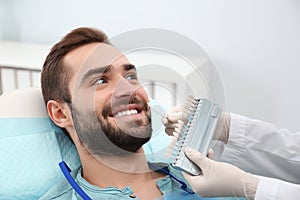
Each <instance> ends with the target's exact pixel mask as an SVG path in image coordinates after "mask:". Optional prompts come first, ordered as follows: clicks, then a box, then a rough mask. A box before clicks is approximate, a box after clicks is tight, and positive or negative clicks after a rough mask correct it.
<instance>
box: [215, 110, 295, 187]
mask: <svg viewBox="0 0 300 200" xmlns="http://www.w3.org/2000/svg"><path fill="white" fill-rule="evenodd" d="M220 160H221V161H224V162H228V163H231V164H233V165H235V166H237V167H239V168H241V169H243V170H245V171H247V172H250V173H253V174H257V175H261V176H266V177H272V178H278V179H281V180H285V181H288V182H292V183H297V184H299V183H300V133H299V132H298V133H291V132H289V131H288V130H285V129H278V128H277V127H275V126H274V125H272V124H270V123H266V122H263V121H260V120H254V119H250V118H248V117H244V116H241V115H237V114H231V122H230V133H229V139H228V143H227V144H226V145H225V147H224V150H223V153H222V155H221V157H220Z"/></svg>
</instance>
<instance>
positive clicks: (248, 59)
mask: <svg viewBox="0 0 300 200" xmlns="http://www.w3.org/2000/svg"><path fill="white" fill-rule="evenodd" d="M299 10H300V2H299V1H297V0H285V1H281V0H264V1H261V0H251V1H250V0H246V1H240V0H227V1H221V0H210V1H205V0H189V1H179V0H165V1H156V0H154V1H147V0H132V1H117V0H111V1H105V2H103V1H97V0H90V1H74V0H73V1H69V0H66V1H59V0H52V1H37V0H0V94H1V95H2V97H1V98H0V101H1V99H3V97H5V95H6V94H9V93H11V92H13V91H16V90H17V89H23V88H29V87H34V88H39V87H40V72H41V69H42V65H43V62H44V59H45V57H46V55H47V53H48V52H49V50H50V48H51V46H52V45H53V44H55V43H56V42H57V41H59V40H60V39H61V38H62V36H63V35H65V34H66V33H68V32H69V31H71V30H73V29H75V28H78V27H82V26H84V27H96V28H99V29H101V30H103V31H104V32H105V33H106V34H107V35H108V37H109V38H110V39H111V41H112V43H113V42H114V41H117V42H120V41H121V40H120V39H123V41H124V39H126V38H127V37H129V38H130V40H127V42H123V43H122V42H120V44H119V45H120V46H121V49H122V50H124V52H126V53H125V55H126V56H127V57H128V58H129V60H130V61H131V62H133V64H134V65H135V66H136V67H137V71H138V75H139V80H140V81H141V82H142V85H143V86H144V88H145V89H146V91H147V92H148V95H149V96H150V97H151V98H152V99H153V100H155V101H157V102H159V103H161V104H162V105H166V106H168V107H172V106H175V105H181V106H184V105H185V100H186V98H187V97H188V96H189V95H193V96H197V97H203V96H204V97H205V98H208V99H210V100H211V101H214V102H216V103H218V104H219V105H220V106H221V108H222V111H225V112H232V113H237V114H241V115H245V116H248V117H251V118H255V119H261V120H264V121H266V122H270V123H272V124H274V125H276V126H278V127H280V128H286V129H289V130H290V131H294V132H296V131H299V130H300V124H299V123H298V120H299V113H300V106H299V102H300V92H299V91H300V88H299V83H298V82H299V81H298V80H299V74H300V67H299V66H300V59H299V57H300V37H299V36H300V12H299ZM143 34H144V35H143ZM151 36H152V37H154V38H155V37H157V40H159V41H160V42H159V44H158V45H157V46H154V47H153V48H151V46H147V45H146V46H145V44H144V43H143V42H141V43H139V42H140V41H143V39H144V40H148V39H149V37H151ZM143 37H145V38H143ZM134 38H136V40H135V39H134ZM143 45H144V46H143ZM117 46H118V45H117ZM18 101H22V98H20V97H19V99H18ZM11 106H13V105H11ZM162 115H163V113H158V115H155V116H156V117H157V118H159V119H157V120H155V121H156V122H157V123H160V117H162ZM0 116H1V117H3V114H1V110H0ZM0 135H1V133H0ZM5 137H6V136H1V137H0V140H2V142H3V141H4V140H5ZM0 152H5V149H3V146H2V150H1V146H0ZM0 166H1V164H0ZM0 168H1V167H0ZM2 173H4V171H3V170H1V172H0V174H1V175H0V177H3V176H2ZM0 179H1V178H0ZM1 182H2V181H1ZM6 190H8V189H7V188H6ZM0 191H2V192H3V190H0ZM0 199H1V198H0Z"/></svg>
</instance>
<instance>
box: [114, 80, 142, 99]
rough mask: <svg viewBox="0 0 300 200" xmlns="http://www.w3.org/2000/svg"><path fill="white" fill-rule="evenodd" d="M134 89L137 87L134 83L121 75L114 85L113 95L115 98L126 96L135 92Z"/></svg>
mask: <svg viewBox="0 0 300 200" xmlns="http://www.w3.org/2000/svg"><path fill="white" fill-rule="evenodd" d="M136 89H137V86H136V85H134V84H132V83H130V82H129V81H128V80H127V79H125V78H124V77H121V78H120V79H119V80H118V82H117V83H116V85H115V88H114V91H113V96H114V97H116V98H120V97H128V96H129V97H130V96H131V95H132V94H133V93H134V92H135V90H136Z"/></svg>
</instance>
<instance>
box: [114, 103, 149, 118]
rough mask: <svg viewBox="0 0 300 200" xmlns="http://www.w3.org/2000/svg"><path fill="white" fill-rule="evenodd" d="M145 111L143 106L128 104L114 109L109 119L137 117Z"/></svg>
mask: <svg viewBox="0 0 300 200" xmlns="http://www.w3.org/2000/svg"><path fill="white" fill-rule="evenodd" d="M143 110H144V108H143V106H142V105H139V104H128V105H125V106H120V107H118V108H116V109H114V110H113V111H112V112H111V113H109V117H123V116H130V115H136V114H139V113H141V112H142V111H143Z"/></svg>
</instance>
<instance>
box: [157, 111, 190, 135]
mask: <svg viewBox="0 0 300 200" xmlns="http://www.w3.org/2000/svg"><path fill="white" fill-rule="evenodd" d="M186 121H187V115H186V113H185V112H183V110H182V108H180V107H179V106H175V107H172V108H170V110H168V111H167V112H166V114H165V116H164V117H163V118H162V123H163V124H164V126H165V127H166V128H165V132H166V133H167V134H168V135H173V132H174V131H175V128H178V126H180V125H183V124H184V123H185V122H186Z"/></svg>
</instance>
